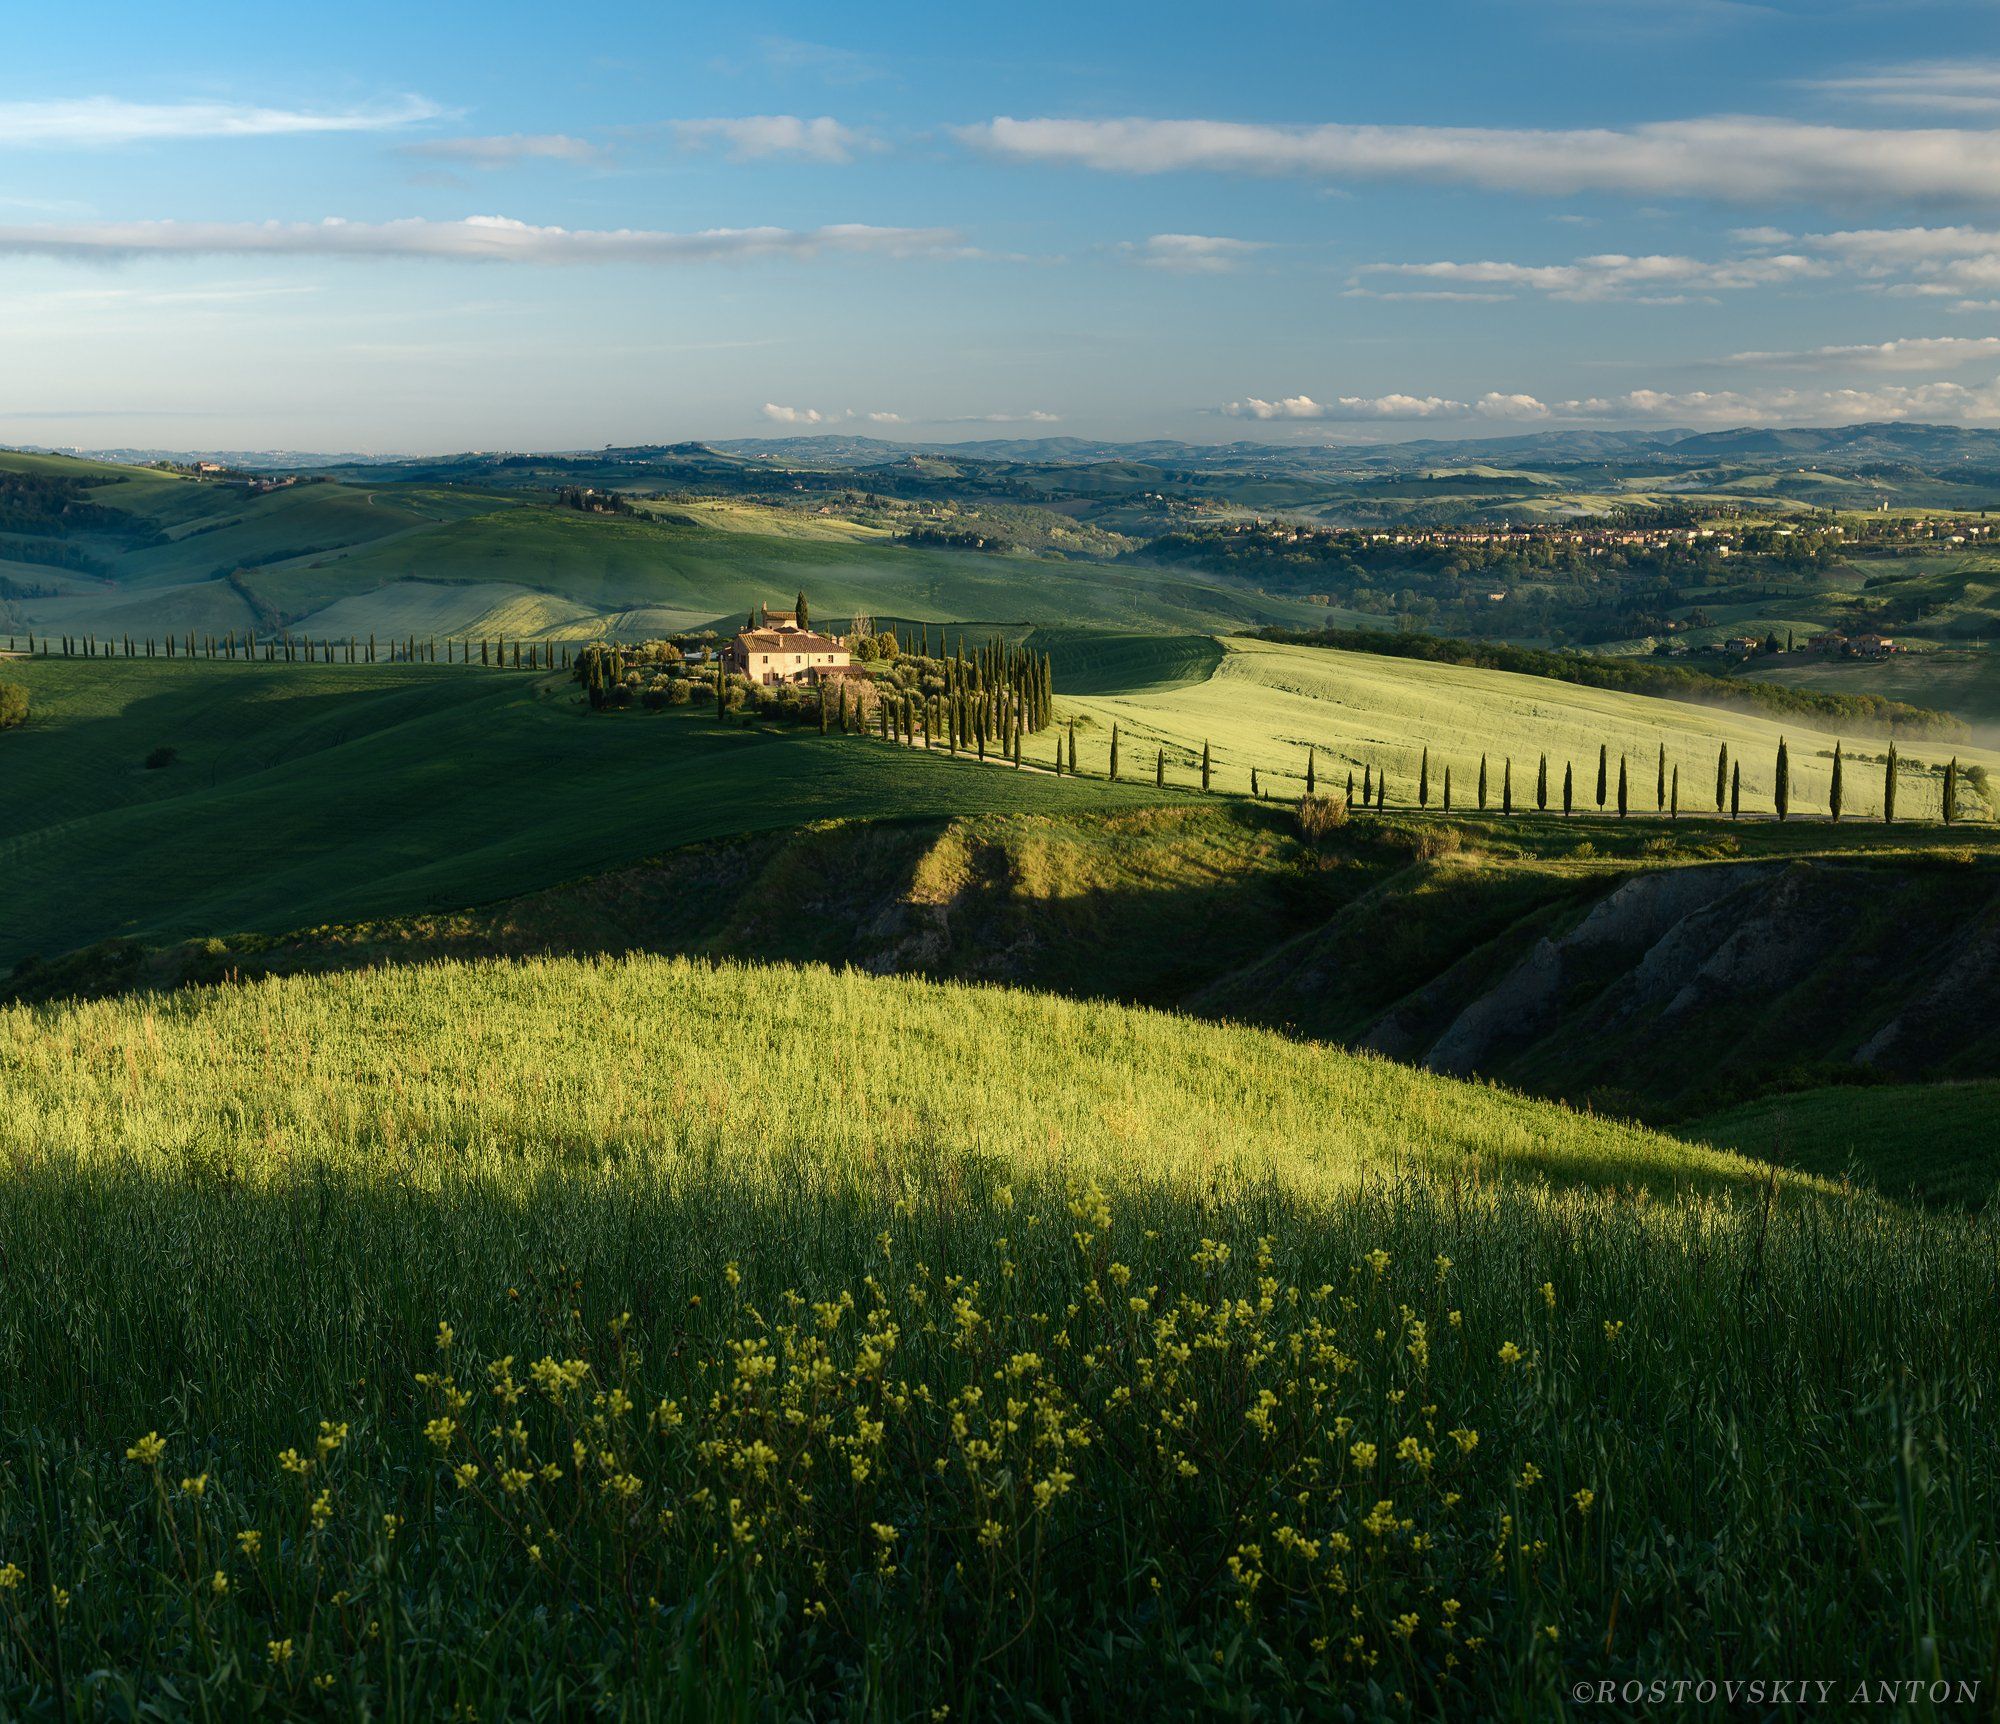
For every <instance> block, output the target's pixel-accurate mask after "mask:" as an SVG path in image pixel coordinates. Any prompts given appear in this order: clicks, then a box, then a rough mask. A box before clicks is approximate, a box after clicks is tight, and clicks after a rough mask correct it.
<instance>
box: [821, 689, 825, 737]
mask: <svg viewBox="0 0 2000 1724" xmlns="http://www.w3.org/2000/svg"><path fill="white" fill-rule="evenodd" d="M819 733H820V735H821V736H824V735H826V689H825V688H824V687H822V688H821V689H820V691H819Z"/></svg>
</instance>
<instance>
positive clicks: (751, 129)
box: [668, 114, 875, 162]
mask: <svg viewBox="0 0 2000 1724" xmlns="http://www.w3.org/2000/svg"><path fill="white" fill-rule="evenodd" d="M668 130H669V131H671V132H672V133H673V135H674V136H675V137H676V138H677V139H678V140H679V141H680V142H681V144H682V145H683V146H685V147H686V148H688V149H707V148H708V147H710V146H711V145H716V146H719V147H721V148H722V149H724V150H726V151H727V152H728V153H729V155H730V157H731V159H732V160H735V161H739V162H746V161H761V160H763V159H765V158H767V157H770V156H804V157H807V158H808V159H809V160H812V161H816V162H849V161H852V160H853V159H854V157H855V155H856V154H857V153H858V152H860V151H862V150H867V149H873V148H874V147H875V143H874V140H873V139H872V138H871V137H870V136H869V135H868V134H867V133H866V132H862V131H857V130H855V129H854V128H853V127H851V126H843V125H842V124H841V123H840V122H839V121H838V120H835V119H830V118H828V117H827V116H826V115H824V114H822V115H821V116H820V117H819V118H818V119H814V120H807V119H801V118H800V117H799V116H798V115H797V114H749V115H746V116H745V117H744V118H742V119H736V120H673V121H670V122H669V123H668Z"/></svg>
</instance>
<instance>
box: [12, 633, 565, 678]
mask: <svg viewBox="0 0 2000 1724" xmlns="http://www.w3.org/2000/svg"><path fill="white" fill-rule="evenodd" d="M23 640H25V641H26V643H27V644H26V648H25V650H26V652H27V654H28V655H29V656H30V657H32V658H107V659H108V658H210V659H223V660H235V659H241V660H243V661H245V662H255V663H263V664H440V663H442V664H465V665H469V664H472V663H474V662H477V663H479V664H483V665H486V666H489V667H498V668H510V667H511V668H512V669H514V670H567V669H568V668H569V666H570V649H569V648H568V647H567V646H564V645H562V644H561V643H559V642H556V641H536V640H526V641H524V640H521V639H520V638H519V637H516V638H514V639H512V640H509V639H508V638H507V637H506V636H505V635H483V636H479V637H477V638H474V637H472V636H447V637H446V638H445V639H444V641H443V642H442V647H443V654H442V657H440V654H439V647H440V642H439V639H438V637H437V636H436V635H425V636H418V635H407V636H404V637H402V638H400V639H391V640H386V641H378V640H377V639H376V637H375V636H374V635H372V634H371V635H367V636H362V635H348V636H347V637H346V638H345V639H334V638H332V637H329V636H320V637H314V636H310V635H292V634H285V635H277V636H263V637H259V636H255V635H251V634H248V633H245V634H237V633H235V632H234V631H231V632H229V633H226V634H220V635H207V634H202V635H198V634H196V633H195V631H194V630H192V629H190V630H189V631H188V632H187V633H185V634H171V635H167V636H165V637H164V638H163V639H160V640H155V639H154V638H153V637H152V636H150V635H147V636H144V637H135V636H132V635H114V636H111V637H109V638H106V637H104V636H101V635H49V634H45V635H43V636H41V637H40V638H39V639H37V638H36V637H35V636H34V635H33V634H28V635H25V636H22V635H9V636H8V637H7V650H8V652H10V653H19V652H21V651H22V650H23V648H22V646H21V644H20V643H21V642H22V641H23ZM475 651H476V652H477V653H478V658H477V660H476V661H475V660H474V657H473V654H474V652H475ZM510 653H511V655H512V656H511V659H510V657H509V654H510Z"/></svg>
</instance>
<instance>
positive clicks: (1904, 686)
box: [1742, 629, 2000, 745]
mask: <svg viewBox="0 0 2000 1724" xmlns="http://www.w3.org/2000/svg"><path fill="white" fill-rule="evenodd" d="M1995 632H1996V634H2000V629H1996V631H1995ZM1742 674H1743V675H1745V676H1750V677H1754V678H1756V679H1757V680H1758V681H1760V682H1778V683H1786V684H1789V685H1790V686H1792V687H1794V688H1817V689H1826V690H1828V691H1830V692H1831V693H1834V694H1879V695H1881V696H1883V697H1884V698H1885V699H1888V700H1908V701H1915V700H1917V699H1918V698H1919V697H1921V699H1922V700H1923V702H1924V703H1925V704H1927V705H1930V706H1936V707H1942V708H1944V709H1945V710H1946V711H1947V712H1952V713H1956V714H1957V715H1958V716H1959V717H1960V718H1962V719H1964V720H1965V721H1966V722H1967V723H1968V724H1971V725H1973V726H1975V727H1977V728H1978V729H1979V730H1980V732H1981V733H1982V734H1981V740H1982V741H1984V742H1986V743H1988V744H1989V745H1990V744H1991V743H1992V742H1993V740H1994V738H1995V736H1996V735H2000V655H1996V654H1995V653H1994V652H1993V651H1991V650H1990V649H1988V648H1986V647H1983V646H1981V647H1941V648H1938V649H1936V650H1934V651H1926V652H1912V653H1898V654H1897V655H1896V656H1895V657H1893V658H1886V659H1824V660H1819V661H1811V660H1807V661H1804V662H1800V663H1796V664H1793V663H1780V664H1778V665H1775V666H1772V667H1770V668H1768V669H1765V668H1752V669H1746V670H1745V671H1744V672H1743V673H1742Z"/></svg>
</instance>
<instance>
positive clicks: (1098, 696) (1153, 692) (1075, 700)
mask: <svg viewBox="0 0 2000 1724" xmlns="http://www.w3.org/2000/svg"><path fill="white" fill-rule="evenodd" d="M1215 644H1217V645H1219V646H1220V649H1221V650H1220V654H1219V656H1217V657H1213V658H1210V659H1209V660H1208V662H1209V663H1210V664H1212V666H1213V668H1212V669H1211V670H1210V671H1209V673H1208V674H1207V675H1206V676H1201V675H1198V674H1197V672H1198V670H1199V667H1200V664H1201V662H1202V658H1203V654H1204V653H1205V652H1206V650H1207V649H1206V648H1179V649H1176V648H1171V647H1169V646H1167V645H1166V644H1164V643H1162V644H1159V645H1143V644H1140V643H1123V644H1120V643H1104V642H1097V641H1092V640H1089V639H1088V638H1087V637H1075V636H1055V637H1052V638H1051V650H1052V652H1053V654H1054V658H1055V665H1056V687H1057V691H1058V700H1057V716H1058V718H1059V719H1060V720H1065V721H1066V720H1068V719H1070V718H1074V719H1075V720H1076V722H1077V735H1078V757H1079V761H1080V762H1082V763H1085V764H1087V766H1088V767H1089V769H1090V770H1093V771H1099V772H1102V771H1104V770H1105V769H1106V767H1107V766H1108V762H1109V753H1110V739H1111V727H1112V725H1113V724H1114V723H1115V724H1116V725H1118V726H1119V728H1120V732H1121V736H1122V744H1121V752H1122V760H1121V772H1122V775H1123V776H1126V777H1139V778H1146V779H1150V778H1151V777H1152V775H1153V770H1154V765H1155V757H1156V751H1157V750H1159V749H1162V748H1164V749H1165V751H1166V756H1167V764H1168V768H1169V771H1170V773H1171V774H1172V775H1173V777H1174V779H1175V780H1176V781H1177V782H1181V783H1185V782H1186V781H1187V777H1188V774H1189V772H1190V771H1191V770H1192V769H1193V768H1194V767H1195V766H1196V765H1197V764H1198V762H1199V760H1200V757H1201V750H1202V746H1203V744H1204V743H1207V744H1208V745H1209V746H1210V747H1211V750H1212V758H1213V761H1214V765H1215V770H1216V772H1217V773H1218V774H1219V779H1218V782H1219V783H1220V784H1221V785H1222V786H1223V787H1226V788H1228V789H1232V790H1235V789H1245V788H1248V784H1249V775H1250V771H1251V769H1252V768H1253V767H1254V768H1256V769H1257V771H1258V773H1259V775H1260V777H1261V778H1262V779H1263V780H1264V782H1265V783H1266V785H1267V787H1268V788H1269V790H1270V791H1271V792H1272V793H1274V794H1278V795H1283V796H1296V795H1297V794H1298V793H1299V791H1300V790H1301V789H1302V788H1303V780H1304V773H1305V766H1306V750H1307V748H1308V747H1312V748H1314V749H1317V750H1318V752H1319V762H1318V770H1319V772H1320V774H1321V775H1322V777H1321V783H1322V787H1330V786H1333V785H1343V786H1344V784H1345V782H1346V776H1347V773H1348V772H1349V770H1352V771H1353V773H1354V775H1355V778H1356V780H1357V784H1358V782H1359V780H1360V778H1361V776H1362V770H1363V768H1364V767H1368V768H1372V769H1373V770H1376V771H1386V772H1388V774H1389V775H1390V799H1391V801H1392V802H1394V803H1396V804H1397V805H1399V806H1410V805H1413V804H1414V803H1415V801H1416V797H1417V786H1418V772H1419V767H1420V764H1421V759H1422V754H1423V751H1424V750H1425V749H1426V748H1428V749H1429V750H1430V761H1431V797H1432V805H1433V806H1436V805H1437V804H1438V802H1439V800H1440V799H1441V797H1442V794H1443V784H1444V770H1445V767H1446V766H1447V765H1449V766H1450V767H1451V769H1452V773H1453V798H1454V804H1455V806H1457V807H1458V808H1460V809H1463V808H1465V807H1468V806H1470V805H1472V803H1473V802H1474V800H1475V798H1476V790H1477V779H1478V771H1479V757H1480V755H1481V754H1482V753H1485V754H1488V755H1489V756H1490V762H1489V767H1490V779H1491V800H1492V804H1493V805H1494V806H1495V807H1497V806H1498V804H1499V801H1500V794H1501V775H1502V772H1503V768H1504V762H1505V761H1506V760H1507V759H1508V758H1511V759H1512V761H1513V764H1514V806H1515V807H1516V809H1525V808H1529V807H1532V806H1533V798H1534V788H1535V773H1536V768H1537V762H1538V760H1539V757H1540V755H1541V754H1542V753H1543V752H1544V751H1546V752H1547V754H1548V756H1549V766H1550V773H1551V782H1550V790H1549V793H1550V801H1551V805H1552V806H1557V807H1559V806H1560V804H1561V795H1562V772H1563V768H1564V766H1565V764H1568V765H1571V766H1573V767H1574V768H1575V772H1576V798H1577V805H1578V806H1579V807H1592V808H1594V807H1595V806H1596V770H1597V753H1598V748H1599V746H1600V745H1605V746H1608V748H1609V749H1610V751H1611V757H1610V758H1611V765H1610V780H1611V782H1610V785H1609V796H1610V799H1611V800H1612V801H1614V802H1615V796H1616V775H1617V762H1618V758H1619V756H1620V754H1621V753H1622V754H1623V755H1624V756H1625V758H1626V759H1627V761H1628V762H1629V766H1630V774H1631V778H1630V802H1631V806H1632V808H1633V809H1634V810H1635V811H1643V812H1646V813H1651V812H1652V811H1653V808H1654V791H1655V780H1656V774H1657V768H1658V760H1659V751H1660V749H1661V748H1662V747H1664V748H1665V749H1666V751H1667V757H1668V763H1669V770H1670V771H1671V769H1672V767H1673V766H1676V765H1678V766H1679V767H1680V769H1681V807H1682V809H1683V810H1684V811H1686V812H1697V811H1710V812H1712V811H1713V809H1714V806H1715V761H1716V752H1717V749H1718V747H1719V746H1721V745H1723V744H1727V746H1728V749H1729V753H1730V757H1731V759H1732V760H1733V761H1740V762H1741V765H1742V769H1743V795H1744V805H1745V808H1746V811H1754V812H1757V813H1768V812H1769V810H1770V807H1771V787H1772V779H1773V773H1774V765H1775V759H1776V755H1777V746H1778V741H1779V738H1780V737H1785V738H1787V739H1788V741H1789V745H1790V751H1791V761H1792V802H1793V807H1794V808H1795V809H1797V810H1799V811H1800V812H1806V811H1816V812H1824V810H1825V806H1826V796H1827V784H1828V777H1829V773H1830V768H1831V759H1832V754H1833V748H1834V743H1835V741H1836V738H1835V737H1833V736H1832V735H1829V734H1825V733H1822V732H1818V731H1814V730H1812V729H1810V728H1808V727H1806V726H1804V725H1800V724H1793V723H1790V722H1788V721H1779V720H1773V719H1766V718H1762V717H1758V716H1754V715H1751V714H1746V713H1740V712H1734V711H1728V710H1724V709H1721V708H1716V707H1705V706H1697V705H1694V704H1691V703H1689V702H1684V701H1671V700H1659V699H1654V698H1651V697H1648V696H1643V695H1631V694H1624V693H1620V692H1617V691H1614V690H1605V689H1590V688H1581V687H1577V686H1575V685H1572V684H1567V683H1557V682H1552V681H1550V680H1548V679H1546V678H1542V677H1532V676H1521V675H1516V674H1513V673H1511V672H1506V671H1491V670H1483V669H1478V668H1473V667H1464V666H1458V665H1448V664H1430V663H1424V662H1419V661H1415V660H1408V659H1394V658H1386V657H1381V656H1378V655H1375V654H1370V653H1350V652H1339V651H1332V650H1329V649H1326V648H1321V647H1302V646H1287V645H1281V644H1278V643H1275V642H1271V641H1262V640H1245V639H1229V640H1223V641H1221V642H1219V643H1215ZM1072 668H1074V670H1075V671H1076V673H1077V675H1078V678H1079V685H1078V691H1077V692H1074V693H1072V692H1071V688H1072V684H1071V681H1070V673H1071V671H1072ZM1885 748H1886V744H1884V743H1882V742H1881V741H1879V740H1875V739H1861V740H1849V741H1848V742H1847V743H1846V745H1845V753H1846V757H1847V762H1848V766H1847V776H1846V783H1845V802H1846V807H1847V810H1848V812H1849V813H1850V814H1851V815H1853V816H1856V817H1861V818H1866V817H1867V816H1869V815H1871V814H1877V813H1879V811H1880V808H1881V788H1882V787H1881V780H1882V774H1883V766H1882V760H1883V755H1884V751H1885ZM1901 753H1902V754H1903V757H1904V760H1905V772H1904V776H1903V779H1902V782H1901V785H1900V788H1899V790H1898V811H1899V813H1901V814H1902V815H1903V816H1905V817H1907V818H1924V819H1934V818H1935V817H1936V813H1937V810H1938V806H1939V799H1940V795H1941V788H1940V787H1941V777H1940V774H1941V772H1942V768H1943V765H1944V762H1945V760H1946V758H1947V756H1948V755H1951V754H1954V753H1955V754H1957V756H1958V758H1959V759H1960V761H1961V763H1962V764H1964V765H1968V766H1975V765H1976V766H1980V767H1983V768H1985V769H1987V770H1989V771H1993V770H2000V752H1995V751H1993V750H1989V749H1981V748H1975V747H1968V748H1956V747H1954V746H1952V745H1940V744H1937V743H1912V744H1910V745H1909V747H1908V748H1905V749H1901ZM1965 811H1966V812H1967V813H1968V814H1980V815H1984V816H1986V817H1988V818H1990V817H1991V814H1992V812H1993V811H1992V810H1991V809H1989V808H1985V807H1982V806H1981V805H1980V804H1979V803H1978V802H1976V801H1975V800H1973V799H1972V798H1971V797H1970V795H1968V798H1967V801H1966V805H1965Z"/></svg>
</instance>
